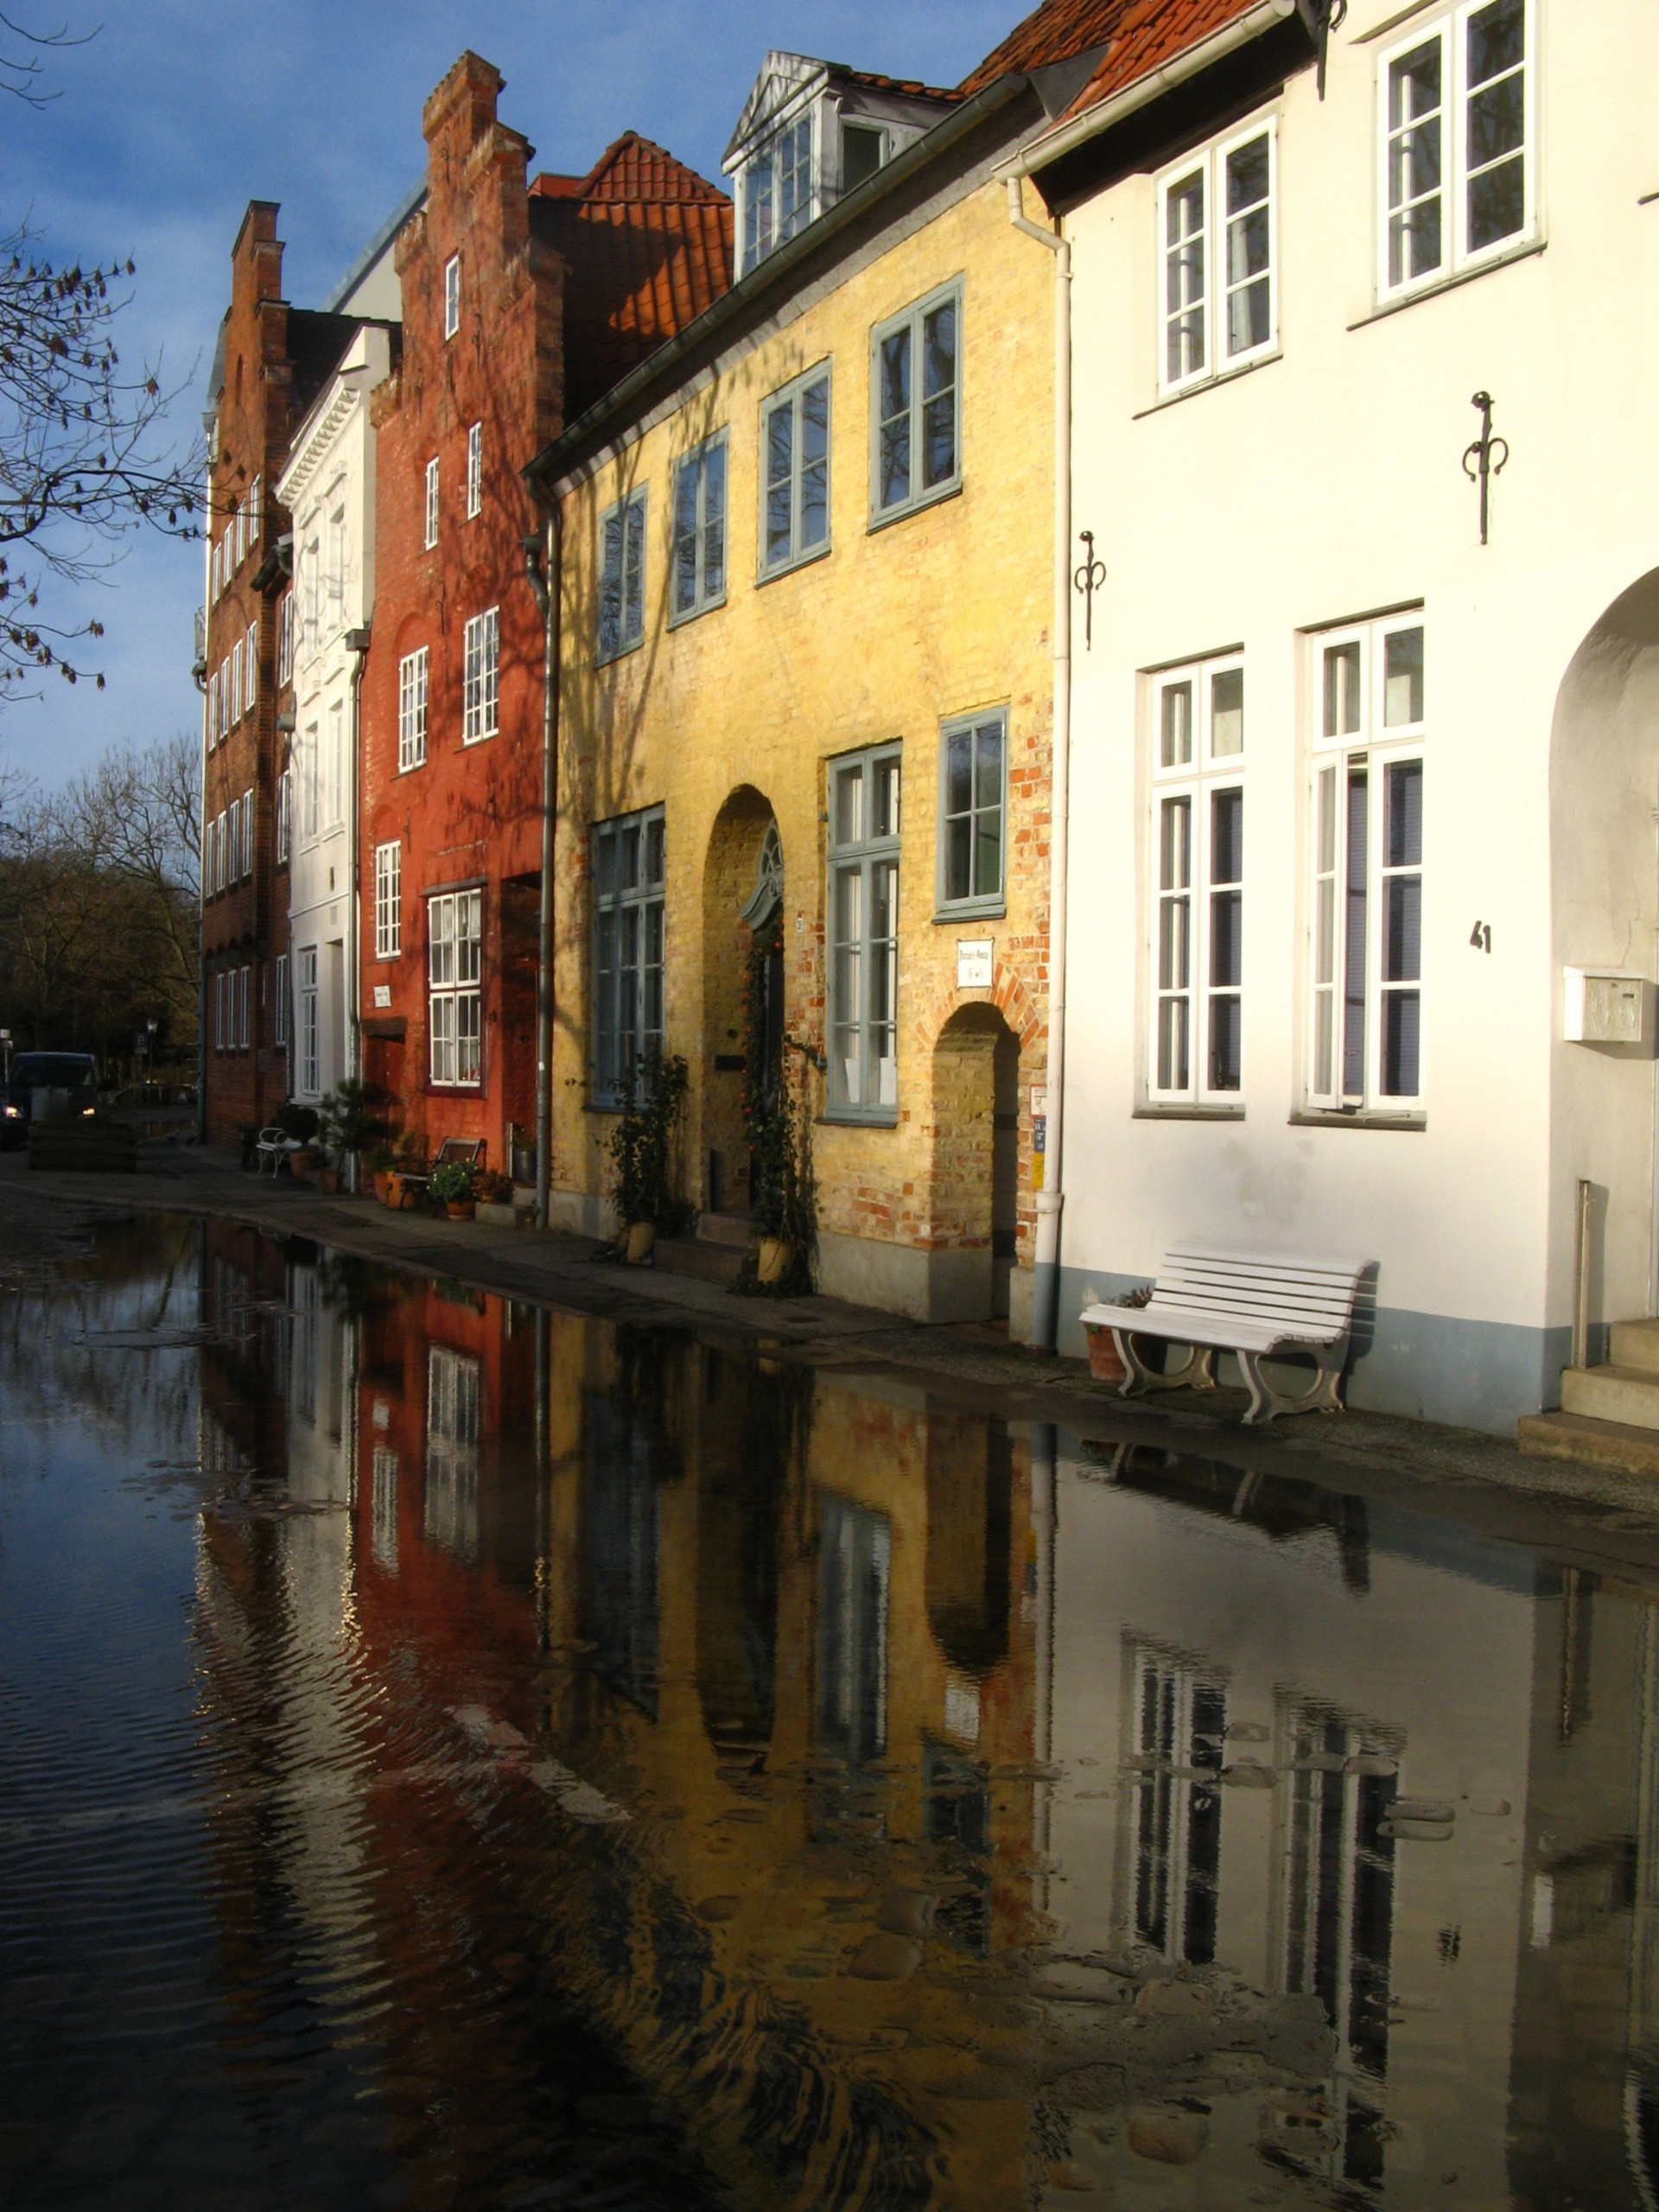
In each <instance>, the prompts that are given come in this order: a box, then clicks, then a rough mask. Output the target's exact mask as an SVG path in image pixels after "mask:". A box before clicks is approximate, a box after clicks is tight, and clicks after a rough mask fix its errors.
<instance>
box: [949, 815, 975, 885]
mask: <svg viewBox="0 0 1659 2212" xmlns="http://www.w3.org/2000/svg"><path fill="white" fill-rule="evenodd" d="M972 829H973V824H972V822H971V820H970V819H969V817H968V816H967V815H965V814H964V815H962V816H959V817H957V820H956V821H954V822H947V823H945V825H944V837H945V843H944V895H945V897H946V898H947V899H967V898H969V897H971V896H972V889H971V882H972V879H971V876H970V874H969V861H970V857H971V845H972Z"/></svg>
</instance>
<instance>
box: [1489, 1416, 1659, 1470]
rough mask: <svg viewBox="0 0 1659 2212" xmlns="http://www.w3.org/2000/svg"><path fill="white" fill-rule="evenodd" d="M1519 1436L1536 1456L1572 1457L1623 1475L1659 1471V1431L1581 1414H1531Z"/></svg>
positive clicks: (1521, 1425)
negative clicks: (1593, 1418)
mask: <svg viewBox="0 0 1659 2212" xmlns="http://www.w3.org/2000/svg"><path fill="white" fill-rule="evenodd" d="M1516 1442H1517V1443H1518V1444H1519V1445H1520V1446H1521V1449H1522V1452H1526V1453H1528V1454H1529V1456H1530V1457H1531V1458H1533V1459H1573V1460H1576V1461H1577V1462H1578V1463H1579V1464H1580V1465H1581V1466H1591V1467H1605V1468H1608V1469H1610V1470H1611V1471H1613V1472H1615V1473H1618V1474H1622V1475H1659V1432H1656V1431H1655V1430H1653V1429H1650V1428H1632V1427H1630V1425H1629V1424H1628V1423H1627V1422H1624V1421H1592V1420H1589V1419H1587V1418H1586V1416H1585V1415H1584V1414H1527V1415H1526V1416H1525V1417H1524V1419H1522V1421H1518V1422H1517V1423H1516Z"/></svg>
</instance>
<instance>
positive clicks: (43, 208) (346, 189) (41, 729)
mask: <svg viewBox="0 0 1659 2212" xmlns="http://www.w3.org/2000/svg"><path fill="white" fill-rule="evenodd" d="M41 4H43V0H41ZM1030 4H1031V0H1024V4H1021V0H1002V4H997V0H881V4H880V5H877V4H874V0H838V4H837V0H823V4H810V0H806V3H804V4H797V5H795V6H793V7H791V8H790V9H788V10H783V9H781V8H778V7H776V6H766V5H762V4H760V0H725V4H724V5H723V6H715V7H713V8H696V9H693V8H689V7H684V6H673V5H671V4H668V3H667V0H610V4H608V5H601V4H599V0H562V4H561V3H560V0H549V4H544V5H540V6H530V5H508V4H503V3H502V0H492V3H491V4H474V5H466V6H463V5H461V4H451V0H400V4H399V5H397V7H386V6H380V5H371V6H362V5H355V6H354V5H353V4H351V0H333V4H331V5H323V4H321V0H284V4H283V5H281V6H278V7H271V6H269V5H255V4H252V0H213V4H211V5H210V4H207V0H102V5H101V6H100V4H99V0H84V4H83V0H51V4H50V5H49V6H48V7H46V9H45V13H44V14H41V15H39V16H37V15H36V14H35V10H34V8H33V7H31V8H30V10H29V14H28V15H26V16H25V17H24V20H26V21H30V22H37V23H41V24H45V23H47V22H48V20H49V23H50V24H51V25H52V26H55V25H56V24H57V23H59V22H67V25H68V27H69V29H72V30H85V29H90V28H91V27H92V25H93V24H95V23H99V22H101V24H102V29H100V30H99V34H98V35H97V36H96V37H95V38H94V39H92V41H90V42H89V43H88V44H86V45H84V46H81V47H79V48H73V49H71V50H69V51H67V52H65V53H62V54H58V55H56V56H53V57H48V72H49V75H50V78H51V80H52V81H53V82H54V84H55V85H56V86H60V88H61V97H60V99H57V100H55V101H54V103H53V104H52V105H50V106H49V107H48V108H47V109H45V110H44V111H41V112H39V113H31V112H30V111H28V110H26V109H23V108H22V107H19V106H16V105H14V104H11V103H8V104H7V105H6V106H5V108H4V109H3V111H0V217H3V219H4V220H5V221H6V222H8V223H10V222H12V221H15V220H16V219H19V218H20V217H22V216H24V215H28V216H29V218H30V219H31V220H32V221H33V223H34V224H35V226H37V227H38V228H40V229H41V230H43V231H44V232H46V233H47V236H48V241H49V248H48V250H49V251H51V252H52V253H53V255H54V257H58V258H63V259H67V258H69V257H72V256H73V257H79V258H81V259H83V260H90V259H96V258H98V257H100V256H103V257H109V256H111V255H114V254H117V253H118V254H119V255H121V256H122V257H125V256H126V255H127V254H129V253H130V254H131V255H132V257H133V258H134V259H135V261H136V262H137V264H138V277H137V296H136V300H135V302H134V305H133V307H132V308H131V309H130V313H129V315H127V316H126V317H125V318H124V322H125V325H126V327H125V330H124V334H123V335H122V336H121V337H120V339H119V341H118V342H119V343H120V344H121V346H122V349H123V353H124V357H125V358H126V359H129V360H130V359H132V357H133V355H134V354H135V353H137V352H139V351H142V352H143V353H146V354H147V355H149V357H151V358H152V359H154V358H155V357H156V356H157V355H158V354H159V355H160V356H161V357H162V379H163V382H164V383H165V384H167V385H173V384H176V383H179V382H181V381H182V380H184V379H185V378H188V380H189V389H188V391H187V392H186V393H185V395H184V396H183V397H181V400H180V402H179V404H178V406H177V408H176V410H175V419H176V428H177V433H178V436H179V438H180V441H181V443H185V442H188V439H189V436H190V434H191V432H192V429H194V426H195V423H196V422H197V419H198V417H199V416H200V410H201V404H202V395H203V388H204V386H205V383H206V379H207V370H208V366H209V364H210V361H211V359H212V353H213V334H214V330H215V328H216V327H217V324H218V321H219V315H220V314H221V313H222V312H223V309H224V307H225V303H226V297H227V295H228V288H229V280H230V267H229V255H230V249H231V244H232V239H233V238H234V237H235V235H236V230H237V226H238V222H239V221H240V219H241V215H242V210H243V208H244V207H245V204H246V202H247V201H248V200H251V199H262V200H279V201H280V202H281V203H282V218H281V224H280V229H281V235H282V236H283V238H284V239H285V240H286V242H287V247H288V251H287V256H286V259H285V262H284V272H285V277H286V289H287V292H288V296H289V298H290V299H291V300H293V301H294V302H296V304H298V305H302V306H303V305H308V304H315V302H318V301H320V300H321V298H322V297H323V296H325V294H326V293H327V291H328V290H329V289H330V288H331V287H332V286H333V284H334V283H335V282H336V280H337V279H338V278H339V277H341V276H343V275H344V273H345V271H346V270H347V269H348V268H349V267H350V265H351V264H352V262H353V260H354V259H355V257H356V256H357V254H358V252H359V249H360V248H361V246H362V245H364V244H365V243H366V241H367V239H368V238H370V237H371V236H372V233H373V232H375V231H376V230H377V229H378V227H379V226H380V224H381V223H382V222H383V221H384V220H385V218H386V217H387V216H388V215H389V214H390V213H391V210H392V208H393V207H394V206H395V205H396V204H397V200H398V199H399V198H400V197H401V196H402V194H404V192H405V191H406V190H407V188H409V186H410V185H411V184H412V183H413V182H415V181H416V179H417V178H418V177H419V175H421V173H422V170H423V162H424V147H423V143H422V139H421V105H422V102H423V99H425V97H426V95H427V93H428V92H430V90H431V89H432V87H433V86H434V85H435V84H436V83H437V81H438V79H440V78H441V77H442V74H443V73H444V71H445V70H446V69H447V68H448V66H449V64H450V63H451V62H452V61H453V60H454V58H455V56H456V55H457V54H459V53H460V52H461V50H462V48H465V47H468V46H470V47H472V48H474V49H475V50H476V51H477V52H479V53H480V54H485V55H486V56H487V58H488V59H489V60H492V61H493V62H494V63H495V64H496V66H497V67H499V69H500V71H501V73H502V74H503V75H504V76H505V79H506V80H507V89H506V91H505V93H504V94H503V96H502V103H501V111H502V115H503V118H504V119H505V121H507V122H509V123H511V124H513V125H515V126H516V127H517V128H518V129H519V130H524V132H525V133H526V134H527V135H528V137H529V138H530V140H531V143H532V144H533V145H534V146H535V148H536V166H537V167H538V168H552V169H562V170H568V171H576V172H580V171H582V170H585V169H586V168H588V166H589V164H590V163H591V162H592V161H593V160H594V156H596V155H597V154H598V153H599V152H600V151H601V149H602V148H603V147H604V146H606V145H607V143H609V142H610V140H611V139H613V138H614V137H616V136H617V135H618V134H619V133H620V132H621V131H623V130H629V129H632V130H640V131H643V132H644V133H645V136H646V137H651V138H655V139H657V140H658V142H659V143H662V144H664V145H665V146H667V147H669V148H670V149H671V150H672V151H673V152H674V153H676V154H677V155H678V156H680V157H681V158H682V159H683V160H684V161H688V162H690V163H691V164H692V166H693V167H694V168H698V169H701V170H702V172H703V174H704V175H708V176H713V177H717V176H718V175H719V174H720V156H721V149H722V148H723V147H724V145H725V143H726V141H727V139H728V137H729V136H730V133H731V130H732V126H733V124H734V122H735V121H736V119H737V115H738V112H739V110H740V109H741V106H742V104H743V100H744V98H745V96H746V95H747V92H748V89H749V87H750V86H751V84H752V83H753V80H754V77H755V75H756V73H757V72H758V70H759V68H760V63H761V60H762V59H763V58H764V56H765V54H766V50H767V49H768V48H770V47H774V46H777V47H785V48H792V49H793V50H795V51H796V52H798V53H805V54H817V55H820V56H823V57H825V58H828V59H830V60H837V61H846V62H851V63H853V64H854V65H855V66H856V67H861V68H866V69H879V70H883V71H886V72H887V73H891V74H893V75H895V76H914V77H921V78H924V79H927V80H928V81H929V82H931V83H935V84H944V85H951V84H955V83H957V81H958V79H961V78H962V77H963V76H964V75H965V74H966V73H967V72H968V71H969V69H970V68H971V67H973V66H974V64H975V62H976V61H977V60H979V59H980V57H981V55H982V54H986V53H988V51H989V50H990V48H992V47H993V46H995V44H996V43H997V41H999V40H1000V39H1001V38H1002V37H1003V36H1004V35H1006V33H1007V30H1008V29H1009V28H1010V27H1011V26H1012V24H1013V23H1014V22H1016V21H1017V20H1018V19H1019V17H1020V16H1022V15H1024V14H1026V13H1027V12H1028V8H1029V5H1030ZM201 597H202V591H201V561H200V548H199V547H196V546H193V545H176V544H169V543H163V542H161V541H158V540H156V539H153V538H152V539H149V540H143V539H135V540H134V541H133V543H132V544H131V546H130V550H128V552H127V554H126V556H125V557H124V560H123V561H122V562H121V563H120V564H119V566H118V568H116V569H114V570H113V571H112V572H111V575H110V578H109V582H108V585H107V587H105V588H93V589H92V591H91V592H90V593H88V594H86V595H85V601H84V603H83V605H82V607H80V609H79V611H80V612H81V613H95V614H96V615H97V616H98V618H99V620H102V621H103V622H104V623H105V626H106V629H107V632H108V635H107V637H106V639H105V642H104V645H103V646H102V648H101V658H100V662H99V664H100V665H101V666H102V668H103V670H104V671H105V675H106V677H107V678H108V689H107V690H105V691H104V692H102V693H99V692H97V691H95V690H94V689H93V688H92V686H91V685H90V684H81V685H79V686H78V687H77V688H76V689H74V690H70V689H69V687H68V686H67V685H66V684H65V683H62V682H61V681H60V680H58V679H54V680H52V681H50V682H48V685H47V688H46V691H45V694H44V696H43V697H42V698H41V699H40V700H38V701H24V702H20V703H16V704H13V705H11V706H10V707H8V708H6V709H4V710H3V711H0V768H3V767H6V766H10V767H13V768H16V769H19V770H22V771H23V772H26V773H29V774H31V775H34V776H35V777H37V778H38V779H40V780H41V782H42V783H44V784H47V785H52V784H55V783H57V782H60V781H61V780H62V779H64V778H65V777H67V776H68V775H71V774H73V773H74V772H76V771H78V770H79V769H80V768H83V767H85V766H89V765H90V764H91V763H92V761H93V760H96V759H97V757H98V756H99V754H100V753H102V752H104V751H105V749H106V748H107V747H111V746H116V745H121V744H124V743H128V742H139V743H144V742H148V741H150V740H151V739H153V738H157V737H164V736H167V735H168V734H171V733H172V732H173V731H174V730H175V729H189V730H191V731H193V732H194V730H195V729H196V728H198V727H199V713H200V710H199V705H198V702H197V697H196V694H195V690H194V686H193V685H192V683H191V682H190V677H189V659H190V618H191V613H192V610H193V608H194V607H195V606H196V605H197V604H198V602H199V601H200V599H201Z"/></svg>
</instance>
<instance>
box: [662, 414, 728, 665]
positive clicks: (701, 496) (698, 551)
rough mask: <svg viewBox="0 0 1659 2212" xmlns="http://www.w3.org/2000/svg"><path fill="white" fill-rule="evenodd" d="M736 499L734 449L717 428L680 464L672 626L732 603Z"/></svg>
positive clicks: (670, 567)
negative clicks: (728, 583) (729, 597)
mask: <svg viewBox="0 0 1659 2212" xmlns="http://www.w3.org/2000/svg"><path fill="white" fill-rule="evenodd" d="M688 503H689V512H688ZM730 503H731V454H730V448H729V446H728V440H727V435H726V433H725V431H724V430H717V431H716V432H715V435H714V436H713V437H711V438H705V439H704V440H703V442H702V444H701V445H699V446H694V447H693V448H692V449H691V451H690V453H688V454H683V455H682V456H681V458H680V460H679V461H678V462H677V464H676V466H675V470H674V543H673V548H672V551H671V556H670V560H669V565H668V575H669V587H668V588H669V610H668V619H669V622H670V625H671V626H672V625H673V624H675V623H677V622H690V621H693V620H695V619H696V617H697V616H698V615H699V614H706V613H708V612H709V609H710V608H711V607H724V605H725V604H726V579H727V576H728V573H729V569H730V562H729V559H728V555H729V552H730V539H731V531H730V520H729V509H730ZM688 556H689V558H688ZM688 583H689V585H690V591H689V593H688V591H687V588H686V587H687V585H688Z"/></svg>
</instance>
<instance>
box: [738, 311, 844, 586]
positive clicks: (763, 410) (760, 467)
mask: <svg viewBox="0 0 1659 2212" xmlns="http://www.w3.org/2000/svg"><path fill="white" fill-rule="evenodd" d="M820 384H821V385H823V537H821V538H818V539H817V540H816V541H815V542H814V543H812V544H810V545H803V544H802V543H801V491H802V486H803V483H804V478H805V474H806V469H807V467H808V466H811V467H817V463H816V462H813V463H810V464H808V463H807V462H805V461H804V460H803V458H802V455H803V454H804V437H803V435H802V432H803V424H804V413H805V401H806V398H807V395H808V394H809V392H810V391H812V389H813V388H814V387H815V386H816V385H820ZM785 409H787V410H789V416H790V434H789V435H790V473H789V479H788V482H789V551H788V552H787V554H785V556H783V557H782V558H781V559H779V560H776V561H773V560H771V559H769V558H768V546H769V543H770V539H771V526H770V507H771V499H772V492H773V491H774V489H776V488H778V487H776V486H773V484H772V418H773V417H774V416H777V415H778V414H779V413H781V412H782V411H783V410H785ZM835 427H836V394H835V378H834V375H833V373H832V371H831V365H830V361H829V356H828V355H827V354H826V355H825V357H824V359H823V360H821V361H815V362H814V363H813V364H812V366H811V367H810V369H804V370H803V371H802V372H801V374H800V375H799V376H798V377H793V378H791V379H790V381H789V383H787V384H785V385H779V387H778V389H777V391H769V392H768V393H767V394H766V397H765V398H764V399H763V400H762V401H761V403H760V452H759V454H758V455H757V458H756V467H755V475H756V478H757V480H758V482H759V486H760V521H759V524H758V526H757V528H756V531H755V568H756V569H757V571H758V576H759V581H760V582H761V583H769V582H771V581H772V577H773V576H784V575H788V574H789V572H790V570H791V569H801V568H804V567H805V565H806V563H808V562H809V561H821V560H823V557H824V556H825V555H826V554H827V553H829V550H831V548H832V546H833V545H834V543H835V535H836V533H835V516H834V512H833V507H832V504H831V502H832V497H833V485H834V476H833V461H832V454H831V448H832V447H833V445H834V442H835Z"/></svg>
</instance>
